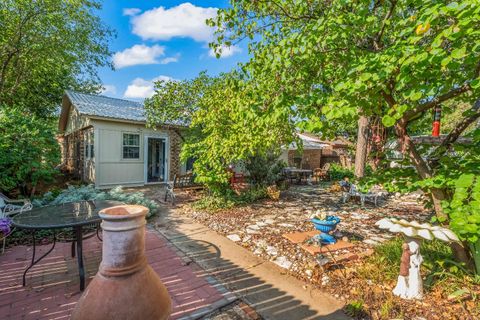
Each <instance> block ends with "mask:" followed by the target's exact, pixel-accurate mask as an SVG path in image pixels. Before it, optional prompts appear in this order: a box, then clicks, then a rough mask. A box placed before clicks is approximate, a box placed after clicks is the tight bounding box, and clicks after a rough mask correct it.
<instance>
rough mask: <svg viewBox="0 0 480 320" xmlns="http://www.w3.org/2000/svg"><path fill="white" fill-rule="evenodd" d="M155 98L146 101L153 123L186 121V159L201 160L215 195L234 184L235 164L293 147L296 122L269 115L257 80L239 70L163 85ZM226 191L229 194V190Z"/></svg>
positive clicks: (199, 170) (201, 173) (202, 175)
mask: <svg viewBox="0 0 480 320" xmlns="http://www.w3.org/2000/svg"><path fill="white" fill-rule="evenodd" d="M155 88H156V93H155V95H154V96H153V97H152V98H150V99H147V100H146V101H145V108H146V111H147V115H148V117H147V119H148V122H149V124H150V125H153V126H155V125H158V124H163V123H170V122H172V121H178V120H180V121H182V122H183V123H184V124H185V123H187V124H188V125H189V129H188V130H187V131H186V132H184V133H183V136H184V138H185V141H184V144H183V147H182V158H183V160H186V159H187V158H189V157H193V158H195V159H196V161H195V164H194V167H195V172H196V174H197V180H198V181H199V182H202V183H206V184H207V185H208V186H209V188H210V189H211V190H212V191H222V189H224V187H225V184H226V183H227V182H228V177H229V173H228V172H227V170H226V169H227V168H228V166H229V165H230V164H235V163H238V162H239V161H241V160H247V159H249V158H250V157H252V156H260V157H261V156H267V155H268V154H269V153H271V152H272V150H279V149H280V147H281V146H282V144H285V143H289V142H290V140H291V132H292V131H293V129H294V121H293V119H292V118H291V117H290V116H289V114H288V113H286V112H284V111H283V110H279V111H281V113H277V112H273V110H270V111H271V112H268V111H267V110H268V107H266V106H265V103H264V101H263V99H262V98H261V96H259V95H254V94H252V92H253V88H252V83H251V82H248V81H247V82H244V81H241V78H240V77H239V76H238V74H237V73H236V72H232V73H229V74H222V75H220V76H218V77H210V76H208V75H206V74H205V73H201V74H200V75H199V76H198V77H197V78H195V79H193V80H185V81H159V82H157V83H156V86H155ZM223 191H225V190H223Z"/></svg>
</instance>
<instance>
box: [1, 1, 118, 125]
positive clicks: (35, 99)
mask: <svg viewBox="0 0 480 320" xmlns="http://www.w3.org/2000/svg"><path fill="white" fill-rule="evenodd" d="M99 8H100V3H99V2H98V1H95V0H69V1H65V0H42V1H30V0H2V1H1V2H0V21H1V23H0V24H1V28H0V65H1V66H2V67H1V68H0V105H1V106H2V107H3V106H5V105H9V106H12V105H17V106H20V107H21V108H22V109H23V110H24V111H28V112H32V113H36V114H37V115H40V116H48V115H52V113H53V111H55V109H56V108H57V106H58V104H59V103H60V102H61V97H62V94H63V91H64V90H65V89H75V90H82V91H87V92H95V91H98V90H99V89H100V84H101V81H100V79H99V78H98V75H97V72H98V67H103V66H109V65H110V62H109V56H110V52H109V50H108V43H107V42H108V40H109V38H110V37H111V36H112V31H111V30H110V29H109V28H107V27H105V26H104V25H103V24H102V22H101V20H100V18H99V17H98V16H96V15H95V11H96V10H97V9H99Z"/></svg>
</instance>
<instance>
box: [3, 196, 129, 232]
mask: <svg viewBox="0 0 480 320" xmlns="http://www.w3.org/2000/svg"><path fill="white" fill-rule="evenodd" d="M121 204H123V203H122V202H119V201H104V200H102V201H96V200H92V201H80V202H69V203H64V204H59V205H52V206H45V207H40V208H35V209H33V210H30V211H25V212H22V213H20V214H18V215H16V216H14V217H12V223H13V225H14V226H16V227H19V228H23V229H56V228H68V227H75V226H82V225H87V224H92V223H98V222H100V221H101V218H100V216H99V215H98V212H99V211H100V210H102V209H105V208H109V207H113V206H118V205H121Z"/></svg>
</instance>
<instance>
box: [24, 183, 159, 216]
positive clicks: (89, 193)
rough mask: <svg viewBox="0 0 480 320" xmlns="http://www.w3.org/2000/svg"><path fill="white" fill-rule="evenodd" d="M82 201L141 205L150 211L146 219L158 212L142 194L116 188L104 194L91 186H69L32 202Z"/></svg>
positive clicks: (41, 203) (50, 203)
mask: <svg viewBox="0 0 480 320" xmlns="http://www.w3.org/2000/svg"><path fill="white" fill-rule="evenodd" d="M82 200H115V201H121V202H124V203H126V204H138V205H142V206H145V207H147V208H148V209H149V210H150V212H149V214H148V217H150V216H151V215H153V214H155V213H156V212H157V210H158V205H157V204H156V203H155V201H153V200H150V199H147V198H146V197H145V195H144V194H143V193H142V192H135V193H125V192H123V190H122V187H116V188H113V189H111V190H110V191H108V192H104V191H100V190H98V189H95V187H94V186H93V185H87V186H79V187H73V186H70V187H68V189H65V190H63V191H62V192H61V193H60V194H58V195H55V194H54V193H52V192H47V193H45V194H44V195H43V197H42V198H40V199H35V200H33V205H34V206H46V205H57V204H62V203H67V202H77V201H82Z"/></svg>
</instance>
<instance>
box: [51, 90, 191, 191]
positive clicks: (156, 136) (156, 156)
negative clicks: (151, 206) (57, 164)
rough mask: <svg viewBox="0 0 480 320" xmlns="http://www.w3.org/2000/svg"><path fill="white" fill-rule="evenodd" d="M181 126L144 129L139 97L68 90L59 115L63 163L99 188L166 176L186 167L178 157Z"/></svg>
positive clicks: (72, 171)
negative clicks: (111, 95) (108, 95)
mask: <svg viewBox="0 0 480 320" xmlns="http://www.w3.org/2000/svg"><path fill="white" fill-rule="evenodd" d="M182 128H184V126H183V125H181V124H180V123H166V124H164V125H162V126H159V127H157V128H155V129H151V128H147V127H146V118H145V112H144V108H143V105H142V104H140V103H138V102H133V101H128V100H122V99H115V98H110V97H105V96H99V95H91V94H84V93H78V92H74V91H66V93H65V95H64V97H63V102H62V110H61V114H60V120H59V131H60V134H61V136H60V139H59V140H60V142H61V145H62V159H63V168H64V169H65V170H67V171H69V172H71V173H72V174H74V175H76V176H77V177H78V178H80V179H82V180H83V181H86V182H90V183H94V184H95V186H96V187H97V188H111V187H114V186H117V185H124V186H141V185H145V184H150V183H162V182H166V181H169V180H171V179H173V176H174V175H175V174H180V173H184V172H185V171H186V170H187V169H190V168H187V167H186V164H183V165H182V164H181V163H180V160H179V153H180V148H181V140H182V139H181V136H180V131H181V130H182ZM189 165H191V163H189Z"/></svg>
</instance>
